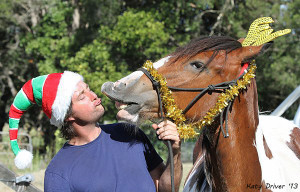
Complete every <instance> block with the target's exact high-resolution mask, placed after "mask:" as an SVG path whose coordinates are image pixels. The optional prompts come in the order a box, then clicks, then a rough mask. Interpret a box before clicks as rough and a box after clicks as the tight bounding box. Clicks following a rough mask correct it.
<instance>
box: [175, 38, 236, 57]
mask: <svg viewBox="0 0 300 192" xmlns="http://www.w3.org/2000/svg"><path fill="white" fill-rule="evenodd" d="M241 47H242V44H241V43H240V42H239V41H237V40H235V39H233V38H231V37H226V36H211V37H201V38H198V39H194V40H192V41H191V42H190V43H188V44H187V45H185V46H183V47H179V48H178V49H176V51H175V52H173V53H172V54H170V55H171V56H172V61H173V62H176V61H177V60H178V59H180V58H183V57H185V58H187V59H189V58H191V57H193V56H195V55H197V54H199V53H201V52H204V51H216V52H218V51H220V50H225V51H226V53H230V52H231V51H233V50H235V49H238V48H241ZM214 56H216V55H215V54H214ZM212 59H213V58H211V60H212Z"/></svg>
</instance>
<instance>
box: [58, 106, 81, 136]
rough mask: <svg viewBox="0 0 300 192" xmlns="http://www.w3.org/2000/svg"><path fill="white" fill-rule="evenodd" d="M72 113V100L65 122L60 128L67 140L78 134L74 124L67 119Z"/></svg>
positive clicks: (61, 134)
mask: <svg viewBox="0 0 300 192" xmlns="http://www.w3.org/2000/svg"><path fill="white" fill-rule="evenodd" d="M71 115H72V102H71V104H70V107H69V109H68V111H67V114H66V117H65V120H64V123H63V125H62V127H61V129H60V136H61V137H62V138H64V139H66V140H70V139H72V138H73V137H75V136H77V134H76V132H75V130H74V128H73V126H72V125H71V123H70V121H67V119H68V118H69V117H70V116H71Z"/></svg>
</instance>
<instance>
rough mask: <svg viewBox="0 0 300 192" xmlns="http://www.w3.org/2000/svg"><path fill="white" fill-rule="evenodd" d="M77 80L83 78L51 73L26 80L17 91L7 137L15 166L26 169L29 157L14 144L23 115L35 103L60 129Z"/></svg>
mask: <svg viewBox="0 0 300 192" xmlns="http://www.w3.org/2000/svg"><path fill="white" fill-rule="evenodd" d="M79 81H83V77H82V76H81V75H79V74H77V73H74V72H70V71H65V72H64V73H52V74H49V75H43V76H39V77H36V78H33V79H31V80H29V81H27V82H26V83H25V84H24V85H23V87H22V89H21V90H20V91H19V92H18V94H17V95H16V97H15V99H14V102H13V104H12V105H11V107H10V111H9V137H10V145H11V148H12V151H13V152H14V154H15V155H16V157H15V165H16V166H17V167H18V168H19V169H25V168H27V167H29V166H30V165H31V161H32V158H33V155H32V154H31V153H30V152H29V151H27V150H25V149H22V150H20V148H19V146H18V143H17V137H18V127H19V122H20V118H21V116H22V115H23V113H24V112H25V111H27V109H28V108H29V107H31V106H32V105H33V104H37V105H39V106H41V107H42V109H43V111H44V113H45V114H46V115H47V116H48V117H49V119H50V123H51V124H52V125H55V126H57V127H61V126H62V124H63V122H64V119H65V116H66V113H67V111H68V109H69V106H70V104H71V99H72V95H73V93H74V91H75V89H76V85H77V83H78V82H79Z"/></svg>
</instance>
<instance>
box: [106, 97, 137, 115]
mask: <svg viewBox="0 0 300 192" xmlns="http://www.w3.org/2000/svg"><path fill="white" fill-rule="evenodd" d="M104 94H105V93H104ZM105 95H106V96H107V97H108V98H109V99H111V100H112V101H115V106H116V108H117V109H118V110H119V111H121V110H125V111H127V112H128V113H130V114H137V113H138V112H139V110H140V109H141V108H142V107H141V106H140V105H139V104H138V103H136V102H125V101H122V100H119V99H117V98H113V97H112V96H110V95H108V94H105Z"/></svg>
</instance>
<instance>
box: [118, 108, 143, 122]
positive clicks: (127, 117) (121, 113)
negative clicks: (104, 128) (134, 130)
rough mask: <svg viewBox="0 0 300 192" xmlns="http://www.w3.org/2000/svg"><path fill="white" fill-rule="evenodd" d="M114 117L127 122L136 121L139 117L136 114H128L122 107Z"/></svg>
mask: <svg viewBox="0 0 300 192" xmlns="http://www.w3.org/2000/svg"><path fill="white" fill-rule="evenodd" d="M116 117H117V119H118V120H119V121H126V122H129V123H137V122H138V119H139V115H138V114H130V113H129V112H128V111H126V110H124V109H122V110H120V111H119V112H118V113H117V115H116Z"/></svg>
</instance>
